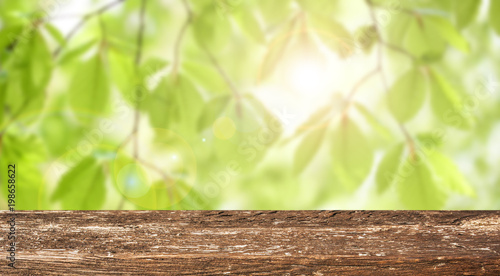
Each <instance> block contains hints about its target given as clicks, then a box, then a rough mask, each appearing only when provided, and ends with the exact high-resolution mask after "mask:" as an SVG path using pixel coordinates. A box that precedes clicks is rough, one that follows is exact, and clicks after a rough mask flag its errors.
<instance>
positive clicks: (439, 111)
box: [430, 71, 472, 129]
mask: <svg viewBox="0 0 500 276" xmlns="http://www.w3.org/2000/svg"><path fill="white" fill-rule="evenodd" d="M430 88H431V106H432V109H433V111H434V114H435V115H436V116H437V117H438V118H439V119H440V120H441V121H442V122H444V123H445V124H448V125H451V126H454V127H458V128H465V129H467V128H470V127H471V125H472V122H471V119H470V117H468V116H465V115H464V113H463V112H461V108H462V106H463V105H462V100H461V98H460V96H459V94H458V93H457V92H456V91H455V89H453V87H452V86H451V85H450V84H449V83H448V81H446V79H444V78H443V77H442V76H441V75H439V74H438V73H437V72H435V71H431V74H430Z"/></svg>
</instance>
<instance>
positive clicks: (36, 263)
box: [0, 211, 500, 275]
mask: <svg viewBox="0 0 500 276" xmlns="http://www.w3.org/2000/svg"><path fill="white" fill-rule="evenodd" d="M10 215H11V214H10V213H8V212H1V213H0V217H1V218H2V221H4V223H2V225H1V229H2V233H3V234H2V235H1V236H0V239H1V240H2V244H7V240H6V237H7V232H8V224H7V221H8V218H9V216H10ZM16 221H17V229H16V232H17V234H18V239H17V241H18V244H17V252H16V257H17V262H16V266H17V269H15V270H13V269H11V268H10V267H8V266H7V260H6V258H5V257H2V259H3V261H2V266H1V268H0V274H1V275H15V274H21V275H28V274H29V275H33V274H40V275H49V274H57V275H60V274H68V273H70V274H92V275H101V274H119V273H124V274H129V275H143V274H156V273H157V274H162V275H219V274H225V275H336V274H347V275H360V274H375V275H387V274H405V275H406V274H407V275H412V274H413V275H415V274H417V275H464V274H465V275H469V274H470V275H500V212H498V211H485V212H476V211H457V212H455V211H453V212H419V211H88V212H84V211H33V212H16ZM4 253H5V254H4V255H5V256H6V255H7V253H6V251H5V250H4Z"/></svg>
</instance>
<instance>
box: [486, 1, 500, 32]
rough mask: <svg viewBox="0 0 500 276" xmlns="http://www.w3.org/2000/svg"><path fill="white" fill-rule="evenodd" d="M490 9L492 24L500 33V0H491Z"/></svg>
mask: <svg viewBox="0 0 500 276" xmlns="http://www.w3.org/2000/svg"><path fill="white" fill-rule="evenodd" d="M489 11H490V13H489V21H490V25H491V27H492V28H493V30H495V32H497V34H498V35H500V16H498V14H500V2H499V1H498V0H491V1H490V8H489Z"/></svg>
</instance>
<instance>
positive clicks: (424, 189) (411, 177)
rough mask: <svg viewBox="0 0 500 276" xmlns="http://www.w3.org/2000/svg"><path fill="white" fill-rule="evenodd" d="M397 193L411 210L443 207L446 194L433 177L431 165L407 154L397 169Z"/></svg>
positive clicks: (420, 157)
mask: <svg viewBox="0 0 500 276" xmlns="http://www.w3.org/2000/svg"><path fill="white" fill-rule="evenodd" d="M398 177H399V178H398V180H397V181H398V183H397V184H398V186H397V188H398V189H397V190H398V195H399V198H400V200H401V202H402V203H403V204H404V205H405V206H406V207H407V208H409V209H413V210H436V209H441V208H443V207H444V204H445V202H446V199H447V194H446V191H445V189H444V187H442V186H441V185H440V182H439V181H438V179H437V178H436V177H435V175H434V174H433V171H432V167H431V165H430V164H429V163H428V162H427V161H426V160H425V159H424V158H423V157H422V156H416V157H415V158H413V157H411V156H409V157H408V158H407V160H406V162H405V163H404V164H403V166H402V167H401V168H400V170H399V174H398Z"/></svg>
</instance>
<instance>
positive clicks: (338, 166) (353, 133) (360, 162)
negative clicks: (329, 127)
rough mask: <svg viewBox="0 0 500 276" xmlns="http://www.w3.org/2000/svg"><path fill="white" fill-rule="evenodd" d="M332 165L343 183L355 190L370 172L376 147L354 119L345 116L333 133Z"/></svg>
mask: <svg viewBox="0 0 500 276" xmlns="http://www.w3.org/2000/svg"><path fill="white" fill-rule="evenodd" d="M331 141H332V166H333V171H334V173H335V174H336V175H337V176H338V178H339V180H340V181H341V182H342V184H343V185H344V186H345V187H346V188H348V189H350V190H354V189H356V188H357V187H359V186H360V185H361V184H362V183H363V181H364V180H365V178H366V177H367V176H368V173H369V172H370V169H371V166H372V164H373V158H374V149H373V147H372V145H371V143H370V141H369V140H368V138H367V137H366V136H365V134H364V133H363V132H362V131H361V130H360V129H359V127H358V126H357V125H356V123H355V122H354V121H352V120H351V119H349V118H343V119H342V121H341V123H340V125H339V126H338V127H337V129H336V130H335V132H334V133H333V137H332V138H331Z"/></svg>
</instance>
